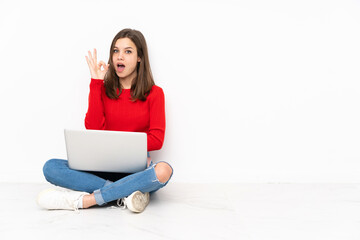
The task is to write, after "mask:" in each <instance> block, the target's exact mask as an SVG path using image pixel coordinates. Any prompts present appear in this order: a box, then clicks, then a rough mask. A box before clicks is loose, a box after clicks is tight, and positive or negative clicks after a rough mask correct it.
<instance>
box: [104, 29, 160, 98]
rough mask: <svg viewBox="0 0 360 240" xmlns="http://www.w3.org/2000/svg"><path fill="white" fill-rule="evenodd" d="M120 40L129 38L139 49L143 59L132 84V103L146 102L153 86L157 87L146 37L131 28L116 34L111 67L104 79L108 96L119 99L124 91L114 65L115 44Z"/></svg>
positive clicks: (110, 57)
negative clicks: (137, 101)
mask: <svg viewBox="0 0 360 240" xmlns="http://www.w3.org/2000/svg"><path fill="white" fill-rule="evenodd" d="M120 38H129V39H130V40H131V41H132V42H133V43H134V44H135V46H136V49H137V55H138V57H139V58H140V59H141V61H140V62H138V63H137V67H136V71H137V76H136V77H135V79H133V81H132V84H131V98H132V101H136V100H137V99H139V100H141V101H145V100H146V97H147V95H148V94H149V92H150V90H151V88H152V86H153V85H155V82H154V79H153V76H152V73H151V69H150V62H149V55H148V50H147V45H146V41H145V38H144V35H142V33H141V32H140V31H137V30H134V29H129V28H126V29H123V30H121V31H120V32H119V33H118V34H116V36H115V37H114V39H113V41H112V43H111V47H110V56H109V61H108V64H109V65H110V66H109V70H108V71H107V73H106V75H105V77H104V85H105V92H106V95H107V96H108V97H109V98H111V99H117V98H119V96H120V94H121V90H122V87H121V84H120V81H119V76H118V75H117V74H116V71H115V67H114V63H113V60H112V59H113V54H114V51H113V50H114V47H115V43H116V41H117V40H118V39H120ZM117 89H119V94H117Z"/></svg>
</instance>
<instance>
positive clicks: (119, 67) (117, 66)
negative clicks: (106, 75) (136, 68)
mask: <svg viewBox="0 0 360 240" xmlns="http://www.w3.org/2000/svg"><path fill="white" fill-rule="evenodd" d="M116 69H117V71H118V72H122V71H124V69H125V65H124V64H121V63H118V64H117V65H116Z"/></svg>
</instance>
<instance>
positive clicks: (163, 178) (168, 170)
mask: <svg viewBox="0 0 360 240" xmlns="http://www.w3.org/2000/svg"><path fill="white" fill-rule="evenodd" d="M172 172H173V170H172V167H171V166H170V165H169V164H168V163H166V162H159V163H157V164H156V165H155V173H156V177H157V179H158V180H159V181H160V182H161V183H166V182H167V181H169V179H170V177H171V175H172Z"/></svg>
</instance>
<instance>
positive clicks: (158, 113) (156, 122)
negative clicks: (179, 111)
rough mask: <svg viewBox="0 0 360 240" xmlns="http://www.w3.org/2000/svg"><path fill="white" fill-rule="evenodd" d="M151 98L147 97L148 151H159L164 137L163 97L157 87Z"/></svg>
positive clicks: (162, 93) (161, 91)
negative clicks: (148, 122) (148, 114)
mask: <svg viewBox="0 0 360 240" xmlns="http://www.w3.org/2000/svg"><path fill="white" fill-rule="evenodd" d="M153 90H156V91H154V92H153V94H152V96H150V95H149V98H151V99H149V108H150V125H149V131H148V132H147V145H148V151H153V150H159V149H161V147H162V145H163V143H164V137H165V96H164V92H163V90H162V89H161V88H160V87H157V88H156V89H153Z"/></svg>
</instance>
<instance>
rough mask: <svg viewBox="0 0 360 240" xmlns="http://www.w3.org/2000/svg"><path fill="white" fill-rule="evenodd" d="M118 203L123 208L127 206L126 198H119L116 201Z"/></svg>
mask: <svg viewBox="0 0 360 240" xmlns="http://www.w3.org/2000/svg"><path fill="white" fill-rule="evenodd" d="M116 204H117V205H118V206H119V207H120V208H121V209H125V208H126V201H125V198H119V199H118V200H117V201H116Z"/></svg>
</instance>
